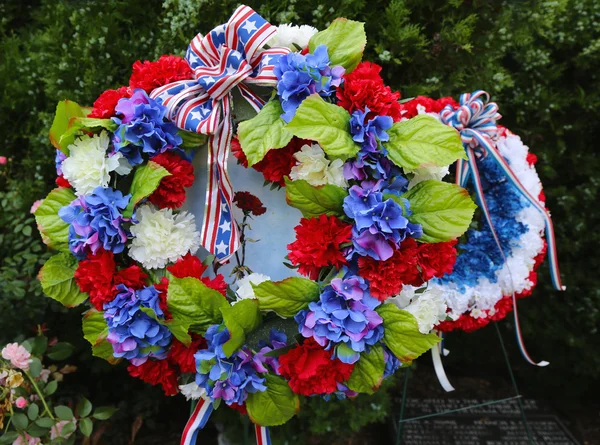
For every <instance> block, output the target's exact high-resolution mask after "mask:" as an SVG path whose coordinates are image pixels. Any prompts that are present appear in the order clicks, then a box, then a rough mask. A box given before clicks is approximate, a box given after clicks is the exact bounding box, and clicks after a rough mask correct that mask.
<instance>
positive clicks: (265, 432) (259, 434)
mask: <svg viewBox="0 0 600 445" xmlns="http://www.w3.org/2000/svg"><path fill="white" fill-rule="evenodd" d="M254 431H255V432H256V445H271V436H270V434H269V428H267V427H266V426H260V425H254Z"/></svg>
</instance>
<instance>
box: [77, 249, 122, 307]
mask: <svg viewBox="0 0 600 445" xmlns="http://www.w3.org/2000/svg"><path fill="white" fill-rule="evenodd" d="M116 269H117V265H116V264H115V257H114V255H113V253H112V252H111V251H106V250H104V249H100V250H98V252H96V254H95V255H90V256H89V257H88V259H86V260H83V261H81V262H80V263H79V265H78V266H77V269H76V270H75V282H76V283H77V286H79V289H81V291H82V292H87V293H88V295H89V296H90V303H92V305H93V306H94V307H95V308H96V309H98V310H99V311H101V310H102V309H103V306H104V303H106V302H109V301H112V299H113V298H114V297H115V291H114V287H115V286H114V283H113V277H114V275H115V272H116Z"/></svg>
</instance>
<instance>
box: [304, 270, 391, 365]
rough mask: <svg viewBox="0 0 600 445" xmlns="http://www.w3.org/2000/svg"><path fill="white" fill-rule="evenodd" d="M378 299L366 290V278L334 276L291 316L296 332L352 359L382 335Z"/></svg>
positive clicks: (344, 359) (338, 354)
mask: <svg viewBox="0 0 600 445" xmlns="http://www.w3.org/2000/svg"><path fill="white" fill-rule="evenodd" d="M379 305H380V302H379V301H378V300H377V299H375V298H373V297H372V296H371V294H370V293H369V287H368V285H367V283H366V281H365V280H364V279H363V278H361V277H359V276H356V275H349V276H347V277H346V278H344V279H342V278H335V279H333V280H332V281H331V284H330V285H329V286H325V288H324V289H323V292H322V293H321V296H320V297H319V301H316V302H315V301H313V302H311V303H310V304H309V305H308V309H307V310H306V309H305V310H302V311H300V312H298V314H296V316H295V317H294V318H295V320H296V322H298V330H299V332H300V333H301V334H302V335H303V336H304V337H306V338H309V337H313V338H314V339H315V341H316V342H317V343H319V344H320V345H321V346H323V347H325V348H327V349H329V348H334V357H337V358H339V359H340V360H341V361H342V362H344V363H355V362H356V361H357V360H358V359H359V358H360V353H361V352H363V351H365V350H366V349H367V347H368V346H372V345H374V344H375V343H377V342H378V341H380V340H381V338H382V337H383V319H382V318H381V317H380V316H379V314H378V313H377V312H375V308H376V307H377V306H379Z"/></svg>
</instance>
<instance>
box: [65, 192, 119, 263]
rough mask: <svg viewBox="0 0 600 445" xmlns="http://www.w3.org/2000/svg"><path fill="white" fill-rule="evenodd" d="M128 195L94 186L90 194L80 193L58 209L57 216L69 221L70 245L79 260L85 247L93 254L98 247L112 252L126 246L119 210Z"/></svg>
mask: <svg viewBox="0 0 600 445" xmlns="http://www.w3.org/2000/svg"><path fill="white" fill-rule="evenodd" d="M130 198H131V195H125V196H123V194H122V193H121V192H120V191H118V190H113V189H110V188H106V189H105V188H103V187H100V186H99V187H96V188H95V189H94V191H93V192H92V194H91V195H86V196H80V197H79V198H77V199H75V200H74V201H73V202H71V204H69V205H68V206H64V207H63V208H61V209H60V210H59V211H58V216H60V218H61V219H62V220H63V221H65V222H66V223H68V224H70V226H69V248H70V250H71V252H72V253H73V254H74V255H75V256H76V257H77V258H79V259H83V258H85V256H86V253H87V252H86V248H89V249H90V250H91V251H92V253H96V252H97V251H98V249H100V248H101V247H102V248H103V249H104V250H110V251H112V252H113V253H121V252H122V251H123V249H124V248H125V243H126V242H127V236H128V233H127V231H126V230H125V228H124V227H123V221H124V219H123V215H122V213H121V212H122V211H123V210H125V208H126V207H127V204H128V203H129V199H130Z"/></svg>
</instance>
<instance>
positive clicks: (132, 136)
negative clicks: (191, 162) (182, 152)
mask: <svg viewBox="0 0 600 445" xmlns="http://www.w3.org/2000/svg"><path fill="white" fill-rule="evenodd" d="M115 111H116V112H117V113H118V114H119V115H120V116H122V117H120V118H118V117H113V121H114V122H116V123H117V124H119V127H118V128H117V130H116V131H115V134H114V137H113V143H114V146H115V151H117V152H120V153H122V154H123V156H125V158H127V160H128V161H129V163H130V164H131V165H138V164H141V163H142V161H143V160H142V154H141V153H142V152H143V153H148V155H149V156H150V158H152V157H153V156H155V155H157V154H160V153H164V152H165V151H167V150H171V149H175V148H178V147H179V145H181V144H182V142H183V141H182V139H181V136H179V134H178V133H177V126H176V125H175V124H174V123H173V122H165V114H166V112H167V108H166V107H164V106H163V105H161V104H160V103H158V102H157V101H155V100H154V99H151V98H150V97H148V95H147V94H146V92H145V91H144V90H139V89H138V90H135V92H134V93H133V95H132V96H131V97H130V98H123V99H120V100H119V103H118V104H117V106H116V107H115Z"/></svg>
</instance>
